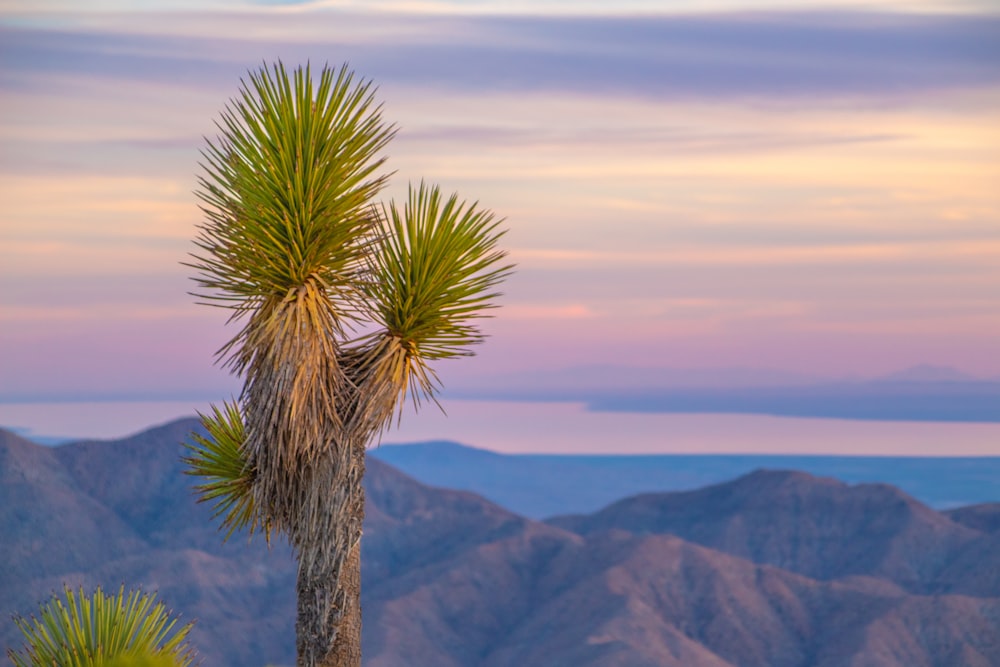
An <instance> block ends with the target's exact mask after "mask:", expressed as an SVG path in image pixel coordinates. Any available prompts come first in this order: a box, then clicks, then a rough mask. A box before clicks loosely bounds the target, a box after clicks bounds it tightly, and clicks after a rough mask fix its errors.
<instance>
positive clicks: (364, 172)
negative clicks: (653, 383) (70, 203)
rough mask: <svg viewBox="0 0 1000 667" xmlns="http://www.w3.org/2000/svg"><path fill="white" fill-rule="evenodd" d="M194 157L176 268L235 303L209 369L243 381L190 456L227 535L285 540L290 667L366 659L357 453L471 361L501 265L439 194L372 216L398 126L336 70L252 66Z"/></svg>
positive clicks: (483, 236) (366, 87)
mask: <svg viewBox="0 0 1000 667" xmlns="http://www.w3.org/2000/svg"><path fill="white" fill-rule="evenodd" d="M218 127H219V129H220V131H221V137H219V138H218V139H217V140H216V141H214V142H212V141H209V142H208V146H207V148H206V149H205V150H204V151H203V156H204V158H205V161H204V163H203V165H202V166H203V168H204V174H203V176H202V177H201V178H200V181H199V182H200V189H199V192H198V194H199V196H200V198H201V200H202V202H203V206H202V210H203V211H204V215H205V222H204V223H203V224H202V225H201V226H200V231H199V235H198V237H197V239H196V241H195V243H196V245H197V248H198V250H197V251H196V252H195V253H194V254H193V257H194V259H193V261H192V262H191V263H190V264H189V266H191V267H193V268H194V269H195V270H196V271H197V276H196V277H195V280H196V281H197V283H198V284H199V286H200V288H201V291H200V293H199V294H198V296H200V297H203V298H204V299H205V300H206V302H207V303H209V304H214V305H218V306H223V307H225V308H228V309H230V310H231V318H230V319H231V321H233V322H235V323H237V324H239V325H240V328H239V331H238V333H236V335H235V336H234V337H233V338H232V340H230V341H229V342H228V343H227V344H226V345H225V346H224V347H223V348H222V350H220V352H219V354H220V358H221V359H222V360H223V363H224V364H225V365H226V366H227V367H228V368H230V369H231V370H232V371H234V372H236V373H238V374H239V375H240V376H241V377H242V378H243V382H244V386H243V390H242V393H241V394H240V397H239V400H238V402H237V403H232V404H227V405H225V406H223V407H222V408H213V411H212V414H210V415H205V416H203V423H204V425H205V427H206V429H207V437H201V436H195V439H194V442H193V443H192V444H191V445H190V455H189V456H188V458H187V459H186V460H187V462H188V465H189V472H190V473H191V474H194V475H197V476H199V477H201V478H202V480H203V481H202V483H201V484H200V485H199V486H198V487H197V488H198V490H199V492H200V494H201V499H202V500H205V501H209V502H212V503H214V504H215V511H216V514H217V515H218V516H220V517H221V519H222V527H223V529H224V530H225V531H226V534H227V536H229V535H231V534H232V533H233V531H235V530H239V529H241V528H248V529H249V530H250V532H251V534H252V533H253V532H254V531H256V530H262V531H264V532H265V534H266V535H267V536H268V538H270V535H271V533H272V531H277V532H279V533H282V534H284V535H286V536H287V538H288V539H289V541H290V543H291V544H292V546H293V547H294V549H295V551H296V555H297V557H298V560H299V567H298V581H297V594H298V616H297V622H296V635H297V641H296V644H297V650H298V664H299V665H300V666H308V667H313V666H315V665H323V666H329V667H333V666H336V667H345V666H346V667H351V666H358V665H360V664H361V606H360V591H361V578H360V569H361V568H360V563H361V560H360V540H361V528H362V521H363V519H364V492H363V490H362V486H361V482H362V478H363V475H364V470H365V450H366V447H367V446H368V445H369V444H371V443H373V442H375V441H376V440H377V439H378V437H379V435H380V434H381V432H382V431H383V430H384V429H385V428H386V427H387V426H388V425H390V424H391V422H392V421H393V419H394V418H395V417H397V415H398V414H399V412H400V409H401V406H402V404H403V401H404V400H405V398H406V397H407V396H409V397H410V398H411V400H412V401H413V402H414V404H415V405H420V404H421V403H422V402H423V401H424V400H425V399H431V400H433V399H434V396H435V392H436V391H437V389H438V387H439V383H438V380H437V377H436V376H435V374H434V371H433V369H432V368H431V366H430V364H431V363H432V362H434V361H436V360H438V359H446V358H451V357H460V356H466V355H469V354H471V349H470V346H471V345H473V344H475V343H478V342H480V341H481V340H482V338H483V335H482V333H481V332H480V331H479V329H478V328H477V326H476V319H477V318H479V317H483V316H484V314H485V312H484V311H485V310H486V309H488V308H491V307H493V306H494V305H495V304H494V300H495V297H496V296H497V293H496V292H495V291H494V289H495V287H496V286H497V284H498V283H499V282H500V281H501V280H502V279H503V278H504V277H506V276H507V275H508V274H509V272H510V271H511V268H512V267H511V266H510V265H508V264H504V263H503V260H504V257H505V254H506V253H504V252H503V251H502V250H500V249H498V247H497V242H498V240H499V238H500V237H501V236H502V231H500V230H499V228H498V224H499V221H498V220H496V219H495V217H494V216H493V214H492V213H490V212H489V211H486V210H482V209H480V208H479V207H478V206H477V205H476V204H472V205H469V204H467V203H465V202H462V201H460V200H459V199H458V198H457V196H454V195H453V196H451V197H448V198H445V197H443V196H442V195H441V193H440V191H439V190H438V188H436V187H430V186H427V185H425V184H423V183H421V184H420V185H419V186H416V187H414V186H411V187H410V192H409V196H408V199H407V201H406V202H404V203H403V204H402V205H401V206H400V205H397V204H396V203H395V202H390V203H389V204H387V205H378V204H376V203H375V202H374V198H375V196H376V194H377V193H378V192H379V190H380V189H381V188H382V187H383V185H384V184H385V182H386V178H387V177H386V175H384V174H382V173H381V168H382V167H383V165H384V160H385V158H384V157H382V156H381V151H382V149H383V148H384V147H385V146H386V144H387V143H388V142H389V140H390V139H391V138H392V136H393V134H394V132H395V130H394V128H393V127H392V126H387V125H385V124H384V123H383V121H382V118H381V107H380V106H377V105H376V104H375V102H374V98H373V89H372V85H371V83H370V82H356V81H355V79H354V76H353V74H352V73H351V72H349V71H348V70H347V69H346V68H340V69H339V70H336V71H334V70H332V69H330V68H328V67H324V68H323V70H322V72H321V73H320V74H319V77H318V78H317V80H316V81H315V82H314V80H313V76H312V74H311V72H310V68H309V67H308V66H307V67H305V68H298V69H296V70H295V71H294V72H293V73H292V75H291V76H290V75H289V73H288V72H286V70H285V68H284V67H283V66H282V65H281V64H280V63H279V64H277V65H274V66H273V67H271V68H267V67H266V66H265V67H262V68H261V69H260V70H258V71H256V72H252V73H251V74H250V77H249V84H248V83H246V82H244V83H243V86H242V88H241V92H240V95H239V97H238V98H236V99H234V100H233V101H232V102H231V103H230V105H229V106H227V108H226V109H225V111H224V112H223V113H222V117H221V121H220V122H219V123H218Z"/></svg>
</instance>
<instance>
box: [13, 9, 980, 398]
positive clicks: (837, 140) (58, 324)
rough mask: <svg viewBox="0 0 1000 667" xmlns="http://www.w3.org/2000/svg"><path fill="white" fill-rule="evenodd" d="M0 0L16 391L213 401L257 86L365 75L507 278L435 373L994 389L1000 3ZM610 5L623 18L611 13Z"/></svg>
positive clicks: (414, 154)
mask: <svg viewBox="0 0 1000 667" xmlns="http://www.w3.org/2000/svg"><path fill="white" fill-rule="evenodd" d="M86 6H87V7H88V9H87V10H86V11H81V9H80V7H81V3H79V2H76V1H72V2H71V1H69V0H66V1H58V0H56V1H41V2H39V1H37V0H30V1H29V0H4V1H0V174H2V176H0V402H6V403H15V402H28V401H31V402H47V401H63V400H77V401H83V400H87V401H101V400H122V399H143V400H187V399H194V398H197V399H204V398H213V399H215V398H219V397H224V396H226V395H228V394H230V393H232V392H234V391H237V390H238V382H237V381H236V379H234V378H232V377H230V376H229V375H228V374H227V373H226V372H225V371H223V370H221V369H220V368H219V367H218V366H216V365H213V361H214V357H213V353H214V352H215V350H217V349H218V348H219V347H220V346H221V345H222V344H223V343H224V342H225V341H226V340H227V339H228V337H229V336H231V335H232V334H233V333H234V332H233V330H232V329H227V328H226V327H225V314H224V313H221V312H219V311H218V310H217V309H212V308H206V307H204V306H199V305H197V304H195V302H194V299H193V298H192V297H190V296H189V295H188V291H189V290H191V289H192V288H193V284H192V283H191V281H190V277H189V270H188V269H186V268H185V267H184V266H182V265H181V262H183V261H185V259H186V255H187V253H189V252H190V251H192V250H193V246H192V243H191V241H192V239H193V238H194V235H195V233H196V226H197V225H198V224H199V222H200V221H201V213H200V211H199V210H198V207H197V200H196V198H195V196H194V194H193V191H194V190H195V188H196V186H197V180H196V179H197V176H198V174H199V173H200V172H199V167H198V161H199V159H200V156H199V150H200V148H201V147H202V146H204V137H206V136H215V134H216V128H215V126H214V124H213V123H214V121H215V120H216V119H217V118H218V116H219V112H220V111H221V110H222V108H223V107H224V105H225V104H226V102H227V101H228V100H229V99H230V98H232V97H233V96H234V95H236V94H237V92H238V87H239V81H240V77H241V76H245V75H246V72H247V71H248V70H250V69H254V68H257V67H259V66H260V65H261V64H262V63H265V62H267V63H270V62H273V61H274V60H275V59H278V58H280V59H282V60H283V61H284V62H285V64H286V65H289V66H294V65H297V64H300V63H304V62H307V61H308V62H311V63H313V65H314V66H319V65H322V64H323V63H330V64H333V65H339V64H341V63H344V62H348V63H349V64H350V66H351V67H352V69H354V70H355V71H356V72H357V74H358V75H359V76H361V77H364V78H366V79H371V80H373V81H374V82H375V84H376V85H377V86H378V92H377V97H378V99H379V100H380V101H381V102H382V103H383V104H384V112H383V113H384V116H385V118H386V119H387V120H389V121H391V122H394V123H396V124H397V125H398V127H399V132H398V134H397V136H396V139H395V140H394V141H393V143H392V144H391V145H390V146H389V148H388V150H387V154H388V157H389V161H388V165H389V167H390V168H391V169H393V170H395V175H394V177H393V180H392V182H391V185H390V186H389V187H388V188H387V190H386V191H385V193H384V194H385V197H386V198H391V197H397V198H398V197H400V196H401V195H403V194H405V191H406V186H407V182H408V181H413V182H418V181H419V180H421V179H426V180H428V181H430V182H435V183H438V184H440V185H441V187H442V189H443V190H445V191H447V192H451V191H457V192H459V193H460V195H461V196H462V197H464V198H467V199H470V200H477V201H479V202H480V204H481V205H482V206H484V207H486V208H489V209H491V210H493V211H494V212H496V213H497V215H499V216H502V217H504V218H505V219H506V222H505V224H506V226H507V228H508V229H509V231H508V233H507V236H506V237H505V241H504V244H505V247H506V248H507V249H508V250H509V252H510V257H511V259H512V260H513V261H515V262H516V263H517V265H518V270H517V273H516V274H515V275H514V276H513V277H512V278H511V279H510V280H509V282H508V283H507V285H506V286H505V296H504V297H503V299H502V303H503V307H502V308H501V309H499V310H497V311H496V312H495V317H494V318H493V319H491V320H489V321H488V322H487V323H486V325H485V326H486V330H487V332H488V333H489V334H490V336H491V337H490V339H489V340H488V341H487V343H486V344H484V345H483V346H481V347H480V348H479V349H478V350H477V353H478V355H477V357H476V358H474V359H470V360H462V361H461V362H450V363H448V364H447V365H446V366H444V367H442V368H441V369H440V370H441V375H442V378H443V379H444V381H445V383H446V386H452V387H461V386H463V383H465V384H468V383H476V382H478V383H481V382H482V380H483V378H489V377H490V376H491V375H495V374H504V376H505V377H509V376H510V375H511V374H517V373H521V372H523V373H525V374H531V373H535V374H537V373H538V372H539V371H543V372H544V371H545V370H548V369H551V370H558V369H564V368H567V367H574V366H581V365H591V364H609V365H622V366H633V367H642V368H653V367H655V368H660V367H662V368H679V369H699V368H702V369H727V368H760V369H771V370H777V371H782V372H788V373H800V374H808V375H814V376H824V377H834V378H838V377H845V376H850V377H875V376H879V375H882V374H886V373H891V372H894V371H898V370H900V369H904V368H907V367H910V366H914V365H918V364H932V365H939V366H949V367H953V368H955V369H958V370H960V371H962V372H964V373H967V374H970V375H973V376H977V377H998V376H1000V187H998V186H997V184H998V183H1000V123H998V122H997V118H1000V3H996V2H971V1H970V2H965V1H962V0H954V1H950V2H933V1H927V2H907V1H904V0H899V1H892V2H881V3H872V2H864V3H862V2H835V1H831V2H805V1H800V2H793V1H791V0H787V1H775V2H751V1H748V0H744V1H740V0H728V1H726V0H719V1H717V2H716V1H711V2H691V1H685V0H679V1H675V2H667V1H659V2H654V1H652V0H629V1H627V2H616V3H607V2H596V1H594V2H567V1H560V0H545V1H543V2H527V1H522V2H500V1H499V0H497V1H493V0H482V1H468V2H458V1H457V0H451V1H439V2H405V1H397V2H392V1H377V2H371V1H366V2H360V1H358V2H337V1H325V2H302V3H296V2H258V3H253V2H243V1H238V0H210V1H208V2H204V1H199V2H193V1H192V2H173V1H170V2H167V1H166V0H150V1H147V2H125V1H123V0H104V1H100V2H93V3H87V5H86ZM612 7H613V9H612Z"/></svg>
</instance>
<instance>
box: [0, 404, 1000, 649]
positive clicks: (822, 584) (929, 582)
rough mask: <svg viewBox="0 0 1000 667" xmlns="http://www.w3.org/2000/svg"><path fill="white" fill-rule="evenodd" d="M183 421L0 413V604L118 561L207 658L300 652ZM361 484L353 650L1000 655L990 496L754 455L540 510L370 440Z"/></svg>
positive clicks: (288, 619) (277, 581) (262, 559)
mask: <svg viewBox="0 0 1000 667" xmlns="http://www.w3.org/2000/svg"><path fill="white" fill-rule="evenodd" d="M196 425H197V423H196V422H195V421H193V420H182V421H179V422H175V423H172V424H167V425H165V426H162V427H159V428H155V429H151V430H150V431H147V432H144V433H142V434H139V435H137V436H135V437H133V438H128V439H124V440H118V441H112V442H86V443H75V444H70V445H66V446H63V447H58V448H48V447H41V446H38V445H35V444H33V443H30V442H28V441H25V440H23V439H21V438H19V437H18V436H15V435H13V434H11V433H8V432H2V431H0V531H2V534H3V536H4V540H3V547H2V548H0V591H2V593H3V594H2V595H0V605H2V607H3V609H0V612H3V613H2V614H0V617H6V616H7V615H8V614H9V613H11V612H20V613H31V612H32V611H34V610H35V609H36V608H37V603H38V602H40V601H42V600H43V599H45V597H46V596H47V595H48V593H49V592H50V591H51V590H53V589H58V588H59V587H60V586H61V584H62V582H64V581H65V582H68V583H70V584H72V585H75V584H79V583H83V584H85V585H86V586H88V587H90V586H93V585H95V584H97V583H101V584H103V585H104V586H106V587H112V588H117V586H118V585H119V584H120V583H121V582H123V581H124V582H127V583H128V584H130V585H142V586H143V587H145V588H147V589H157V590H158V591H159V594H160V596H161V597H162V599H163V600H164V601H165V602H166V603H167V604H168V605H170V606H171V607H172V608H173V609H174V610H175V611H178V612H180V613H181V614H182V616H183V618H185V619H190V618H197V619H198V625H197V626H196V630H195V633H194V636H193V642H194V643H195V644H196V646H197V647H198V648H199V650H200V652H201V654H202V656H203V658H204V663H205V664H206V665H213V666H215V665H218V666H219V667H237V666H239V667H259V666H262V665H264V664H268V663H272V664H286V665H288V664H292V662H293V656H292V651H293V644H294V640H293V631H294V630H293V626H294V604H293V599H292V595H293V590H294V562H293V560H292V558H291V554H290V553H289V550H288V549H287V547H284V546H282V545H280V544H278V545H275V547H274V548H273V549H272V550H271V551H268V550H267V549H266V548H265V547H264V546H263V545H262V544H261V543H260V542H259V541H257V542H256V543H255V544H253V545H251V546H249V547H248V546H247V544H246V542H245V540H244V539H242V538H240V537H237V538H234V540H232V541H231V542H230V543H229V544H227V545H224V546H223V545H220V544H219V535H218V533H217V532H216V530H215V527H214V525H212V524H210V523H209V522H208V519H207V515H208V510H207V509H206V508H204V507H201V506H197V505H196V504H195V503H194V502H193V500H192V497H191V494H190V491H189V486H188V485H189V480H188V479H185V478H184V476H183V475H182V474H181V470H180V463H179V461H178V456H179V454H180V445H179V442H180V441H181V440H182V439H184V437H185V436H186V434H187V433H188V432H189V431H190V430H191V429H192V428H195V427H196ZM367 488H368V494H369V495H368V501H369V502H368V517H367V521H366V525H365V537H364V542H363V548H364V572H363V579H364V582H363V590H364V593H363V604H364V614H365V626H364V627H365V635H364V650H365V665H366V666H367V667H397V666H398V667H403V666H406V667H424V666H426V667H431V666H433V667H466V666H468V665H482V666H484V667H508V666H515V665H516V666H518V667H521V666H524V665H574V666H577V665H579V666H581V667H598V666H601V667H616V666H620V667H626V666H627V667H644V666H650V667H651V666H654V665H655V666H657V667H675V666H676V667H680V666H684V667H709V666H711V667H720V666H721V667H736V666H737V665H738V666H739V667H842V666H848V665H859V666H860V665H872V666H877V667H903V666H906V667H910V666H912V665H922V666H923V665H927V666H931V667H954V666H958V665H968V666H973V667H986V666H989V665H997V664H1000V644H998V642H997V641H996V638H997V637H1000V583H998V581H997V578H998V573H1000V548H998V533H997V532H996V530H995V529H996V517H997V516H1000V505H988V506H978V507H972V508H962V509H956V510H952V511H950V512H948V513H940V512H936V511H934V510H932V509H930V508H928V507H926V506H924V505H922V504H921V503H919V502H917V501H915V500H914V499H913V498H911V497H909V496H907V495H906V494H904V493H902V492H901V491H899V490H898V489H895V488H892V487H889V486H886V485H856V486H849V485H846V484H843V483H840V482H837V481H835V480H830V479H823V478H817V477H813V476H810V475H807V474H804V473H798V472H789V471H759V472H755V473H752V474H750V475H746V476H743V477H741V478H739V479H736V480H733V481H729V482H726V483H723V484H718V485H715V486H712V487H708V488H704V489H700V490H696V491H690V492H684V493H658V494H645V495H641V496H637V497H632V498H628V499H623V500H621V501H620V502H618V503H615V504H613V505H611V506H609V507H607V508H605V509H604V510H602V511H600V512H597V513H594V514H590V515H578V516H573V517H561V518H556V519H553V520H552V521H551V522H549V523H539V522H536V521H532V520H530V519H527V518H524V517H521V516H518V515H516V514H514V513H512V512H510V511H508V510H505V509H502V508H501V507H499V506H497V505H495V504H493V503H490V502H488V501H486V500H484V499H483V498H481V497H479V496H476V495H474V494H472V493H468V492H462V491H451V490H444V489H435V488H431V487H427V486H425V485H423V484H421V483H419V482H417V481H416V480H414V479H412V478H410V477H408V476H406V475H404V474H402V473H401V472H399V471H397V470H395V469H393V468H391V467H390V466H388V465H386V464H384V463H381V462H380V461H378V460H377V459H375V458H374V457H372V458H371V459H370V460H369V470H368V476H367ZM0 641H2V643H3V645H4V646H11V645H17V644H19V637H18V633H17V631H16V628H14V625H13V623H0Z"/></svg>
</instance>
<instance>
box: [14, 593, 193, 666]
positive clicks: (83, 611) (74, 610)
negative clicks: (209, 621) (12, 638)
mask: <svg viewBox="0 0 1000 667" xmlns="http://www.w3.org/2000/svg"><path fill="white" fill-rule="evenodd" d="M64 594H65V603H64V602H63V599H62V598H60V597H59V596H53V597H52V599H51V600H50V601H49V602H48V603H46V604H43V605H42V606H41V609H40V616H39V617H34V616H33V617H32V618H31V620H28V619H25V618H21V617H17V618H15V619H14V622H15V623H16V624H17V626H18V628H20V630H21V632H22V634H24V637H25V645H24V647H23V648H22V649H21V650H20V651H14V650H9V651H8V652H7V655H8V657H10V659H11V661H12V662H13V663H14V665H15V667H51V666H52V665H58V666H59V667H110V666H111V665H122V666H124V665H132V664H134V665H145V664H148V665H150V666H151V667H152V666H154V665H155V667H188V666H189V665H191V664H192V659H193V655H194V652H193V651H192V650H191V648H190V647H189V646H188V644H187V636H188V633H189V632H190V631H191V627H192V626H193V625H194V624H193V623H188V624H187V625H184V626H181V627H179V628H178V627H176V626H177V619H176V618H171V616H170V613H169V612H168V611H167V609H166V607H164V605H163V603H162V602H157V601H156V595H155V594H144V593H141V592H139V591H135V590H132V591H129V592H128V593H127V594H126V592H125V587H124V586H122V588H120V589H119V591H118V593H117V594H115V595H107V594H105V593H104V592H102V591H101V589H100V588H98V589H97V590H96V591H94V593H93V594H92V595H90V596H88V595H85V594H84V592H83V589H80V590H79V591H73V590H71V589H69V588H68V587H67V588H65V590H64Z"/></svg>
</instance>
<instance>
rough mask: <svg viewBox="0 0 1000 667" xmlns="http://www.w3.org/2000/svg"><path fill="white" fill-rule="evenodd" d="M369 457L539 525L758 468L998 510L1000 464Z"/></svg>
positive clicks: (445, 445)
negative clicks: (882, 485)
mask: <svg viewBox="0 0 1000 667" xmlns="http://www.w3.org/2000/svg"><path fill="white" fill-rule="evenodd" d="M371 455H372V457H374V458H378V459H380V460H382V461H385V462H386V463H389V464H391V465H393V466H395V467H397V468H399V469H400V470H402V471H403V472H405V473H406V474H408V475H412V476H413V477H416V478H417V479H419V480H420V481H422V482H424V483H425V484H430V485H432V486H441V487H447V488H457V489H465V490H468V491H473V492H475V493H478V494H480V495H482V496H484V497H486V498H488V499H490V500H492V501H493V502H495V503H498V504H500V505H502V506H504V507H506V508H508V509H510V510H513V511H514V512H517V513H518V514H521V515H524V516H527V517H531V518H534V519H542V518H546V517H551V516H555V515H557V514H578V513H586V512H594V511H597V510H599V509H601V508H602V507H604V506H605V505H608V504H610V503H612V502H614V501H616V500H619V499H621V498H623V497H625V496H632V495H636V494H638V493H643V492H647V491H684V490H689V489H695V488H698V487H701V486H705V485H708V484H717V483H719V482H723V481H726V480H730V479H732V478H734V477H738V476H740V475H745V474H747V473H749V472H751V471H753V470H756V469H758V468H767V469H781V470H801V471H804V472H809V473H812V474H815V475H820V476H824V477H835V478H837V479H839V480H841V481H844V482H848V483H858V482H885V483H889V484H892V485H894V486H898V487H899V488H901V489H903V490H904V491H906V492H907V493H908V494H910V495H912V496H915V497H916V498H917V499H919V500H920V501H921V502H924V503H926V504H928V505H931V506H932V507H935V508H938V509H948V508H952V507H957V506H962V505H973V504H977V503H989V502H1000V456H997V457H989V458H983V457H978V458H973V457H967V458H948V457H940V458H926V457H923V458H922V457H884V456H787V455H784V456H775V455H752V454H751V455H735V454H719V455H714V454H713V455H685V454H659V455H611V454H608V455H577V454H498V453H496V452H491V451H487V450H483V449H476V448H474V447H468V446H465V445H460V444H458V443H454V442H442V441H435V442H424V443H417V444H408V445H383V446H381V447H379V448H377V449H373V450H372V451H371Z"/></svg>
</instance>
